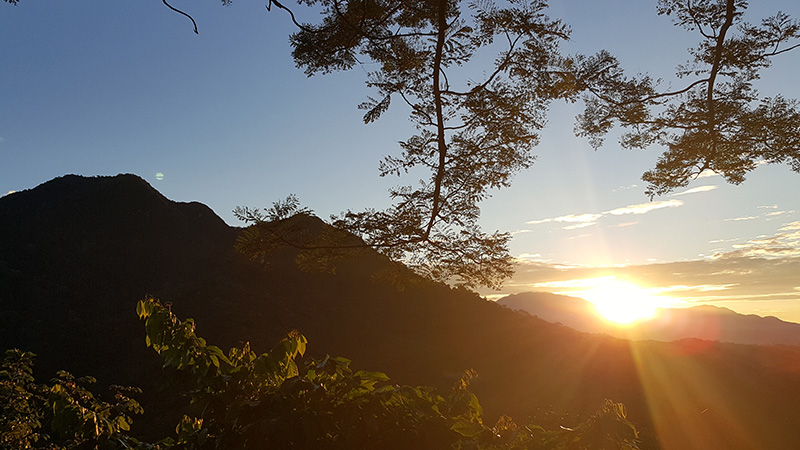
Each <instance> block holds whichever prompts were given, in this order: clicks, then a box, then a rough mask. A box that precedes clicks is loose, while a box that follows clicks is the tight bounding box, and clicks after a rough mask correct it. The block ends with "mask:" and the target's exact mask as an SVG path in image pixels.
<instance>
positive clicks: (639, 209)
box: [603, 200, 683, 216]
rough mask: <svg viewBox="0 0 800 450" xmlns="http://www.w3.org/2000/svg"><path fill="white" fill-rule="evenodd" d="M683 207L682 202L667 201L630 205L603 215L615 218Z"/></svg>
mask: <svg viewBox="0 0 800 450" xmlns="http://www.w3.org/2000/svg"><path fill="white" fill-rule="evenodd" d="M681 205H683V202H682V201H680V200H666V201H661V202H650V203H639V204H637V205H628V206H624V207H622V208H617V209H612V210H611V211H606V212H605V213H603V214H611V215H613V216H620V215H623V214H646V213H649V212H650V211H655V210H657V209H661V208H675V207H677V206H681Z"/></svg>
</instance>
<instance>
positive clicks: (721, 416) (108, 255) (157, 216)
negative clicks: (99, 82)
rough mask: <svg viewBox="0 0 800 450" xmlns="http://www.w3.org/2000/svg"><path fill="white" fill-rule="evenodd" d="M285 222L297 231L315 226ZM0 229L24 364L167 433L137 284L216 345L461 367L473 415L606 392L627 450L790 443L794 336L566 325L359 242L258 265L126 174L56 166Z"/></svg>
mask: <svg viewBox="0 0 800 450" xmlns="http://www.w3.org/2000/svg"><path fill="white" fill-rule="evenodd" d="M285 220H289V221H292V222H291V224H292V226H294V227H296V228H298V229H303V230H307V232H308V233H311V234H313V233H317V232H320V231H323V230H325V229H326V227H328V226H329V225H327V224H325V223H324V222H323V221H321V220H320V219H318V218H316V217H313V216H308V215H301V216H295V217H293V218H289V219H285ZM0 230H2V231H1V232H0V345H2V346H3V347H4V348H12V347H17V348H21V349H24V350H29V351H33V352H35V353H37V354H38V363H37V369H36V373H37V376H39V377H45V378H47V377H50V376H52V375H53V373H54V370H56V369H65V370H69V371H71V372H73V373H74V374H76V375H87V374H88V375H93V376H96V377H97V378H98V380H99V383H100V384H101V385H102V384H112V383H115V384H131V385H138V386H140V387H142V388H144V390H145V395H144V397H143V403H144V406H145V409H146V410H147V411H148V413H147V414H148V415H149V418H148V415H146V416H145V418H142V419H137V420H136V422H135V424H134V425H135V426H136V427H138V428H137V429H138V430H140V432H142V433H144V434H147V433H148V432H150V433H153V434H156V435H157V434H158V433H160V432H161V431H164V430H166V431H165V432H167V431H168V430H170V429H171V428H173V427H174V423H175V421H171V420H167V419H168V418H165V417H166V416H163V417H162V416H161V414H162V413H163V414H168V411H169V410H170V406H171V405H172V406H174V405H173V404H179V403H180V399H179V398H178V399H176V396H174V395H171V392H172V391H170V390H168V389H167V390H164V388H161V387H159V386H160V383H159V379H161V378H163V376H162V372H161V371H160V361H159V360H158V358H157V356H156V355H155V354H154V353H153V352H152V351H150V350H148V349H146V348H145V345H144V331H143V327H142V325H141V324H140V323H139V321H138V319H137V318H136V316H135V313H134V309H135V303H136V301H138V300H140V299H142V298H144V297H145V296H146V295H153V296H155V297H156V298H159V299H161V300H162V301H164V302H170V303H171V305H172V310H173V311H175V312H176V313H177V314H178V316H179V317H182V318H187V317H193V318H195V319H196V323H197V329H198V333H199V334H200V335H201V336H203V337H205V338H206V339H207V340H208V342H209V343H213V344H216V345H219V346H221V347H222V348H226V347H228V346H231V345H236V344H238V343H240V342H242V341H249V342H250V343H251V345H252V347H253V348H254V349H255V350H256V351H266V350H267V349H268V348H269V347H270V346H271V345H272V344H274V343H275V342H276V341H277V340H278V339H280V338H281V337H283V336H285V334H286V333H287V332H288V331H290V330H292V329H297V330H299V331H301V332H302V333H303V334H305V335H306V336H307V337H308V339H309V354H310V356H312V357H321V356H324V355H325V354H331V355H341V356H346V357H348V358H351V359H352V360H353V367H355V368H357V369H364V370H378V371H383V372H386V373H387V374H388V375H389V376H390V377H391V378H392V381H393V382H395V383H399V384H410V385H419V384H424V385H431V386H435V387H439V388H442V389H448V388H449V387H450V386H451V385H452V383H453V382H454V381H455V380H456V379H458V378H459V377H460V376H461V374H462V373H463V371H464V370H466V369H470V368H474V369H475V370H476V371H477V372H478V374H479V377H478V378H477V379H476V380H475V381H474V383H473V384H472V385H471V389H472V390H473V391H474V392H475V393H476V394H477V395H478V397H479V398H480V399H481V404H482V405H483V406H484V409H485V414H486V420H487V422H488V423H491V422H492V421H493V420H496V418H497V417H498V416H499V415H501V414H508V415H510V416H512V417H513V418H515V420H516V421H517V422H518V423H526V422H527V420H528V419H529V418H530V419H531V421H532V422H533V423H541V424H543V425H550V426H556V427H558V426H559V425H563V426H567V427H568V426H569V425H570V424H574V423H576V422H577V419H576V418H577V417H580V416H584V417H585V415H586V414H589V413H592V412H594V411H596V410H597V408H598V407H599V406H600V405H602V404H603V401H604V399H605V398H611V399H613V400H614V401H618V402H623V403H625V404H626V406H627V408H628V416H629V418H630V419H631V420H632V421H633V422H634V423H635V424H636V425H637V427H639V428H640V429H641V430H642V431H643V439H644V442H643V448H664V449H716V448H719V449H750V450H752V449H762V448H763V449H767V448H769V449H773V448H792V447H793V446H794V445H796V443H797V442H800V389H797V386H800V348H798V347H791V346H754V345H739V344H726V343H720V342H712V341H706V340H697V339H694V340H682V341H678V342H674V343H666V342H655V341H642V342H632V341H629V340H624V339H618V338H614V337H610V336H604V335H597V334H587V333H581V332H578V331H575V330H573V329H571V328H568V327H565V326H562V325H557V324H552V323H548V322H546V321H544V320H541V319H539V318H536V317H532V316H530V315H527V314H523V313H520V312H516V311H512V310H510V309H508V308H505V307H503V306H501V305H498V304H495V303H494V302H489V301H486V300H485V299H483V298H481V297H480V296H478V295H476V294H474V293H472V292H469V291H466V290H463V289H453V288H450V287H448V286H446V285H443V284H438V283H432V282H428V281H425V280H423V279H419V278H413V277H410V276H408V275H407V277H408V278H407V280H406V282H404V283H403V284H402V286H401V288H398V286H396V285H395V284H394V283H389V282H386V281H384V279H383V278H382V277H380V276H376V274H378V273H380V270H381V268H382V267H386V266H387V265H389V264H391V263H390V262H389V261H388V260H386V258H384V257H383V256H381V255H379V254H377V253H375V252H373V251H371V250H368V251H364V252H361V253H360V254H359V255H356V256H354V257H353V258H351V259H350V260H347V261H342V262H341V264H339V265H338V266H337V269H336V272H335V273H330V272H313V271H305V270H301V268H300V267H298V264H297V263H296V257H297V253H296V252H295V251H292V250H281V251H278V252H275V253H274V254H272V255H270V256H269V257H268V258H267V261H265V264H258V263H255V262H253V261H249V260H248V259H247V258H245V257H244V256H242V255H240V254H238V253H237V252H236V251H234V249H233V246H234V243H235V241H236V238H237V236H238V235H239V233H240V232H241V231H242V229H239V228H235V227H230V226H228V225H226V224H225V223H224V222H223V221H222V220H221V219H220V218H219V217H217V216H216V215H215V214H214V213H213V212H212V211H211V210H210V209H209V208H207V207H206V206H204V205H201V204H199V203H177V202H173V201H170V200H168V199H166V198H165V197H164V196H162V195H161V194H160V193H158V192H157V191H156V190H155V189H153V188H152V187H151V186H150V185H148V184H147V183H146V182H145V181H143V180H142V179H141V178H139V177H137V176H135V175H118V176H114V177H93V178H91V177H90V178H87V177H79V176H74V175H69V176H64V177H61V178H57V179H55V180H52V181H49V182H47V183H44V184H42V185H41V186H39V187H36V188H34V189H30V190H26V191H21V192H17V193H14V194H10V195H7V196H5V197H2V198H0ZM567 412H569V414H566V413H567ZM153 414H155V417H153ZM135 430H136V429H135Z"/></svg>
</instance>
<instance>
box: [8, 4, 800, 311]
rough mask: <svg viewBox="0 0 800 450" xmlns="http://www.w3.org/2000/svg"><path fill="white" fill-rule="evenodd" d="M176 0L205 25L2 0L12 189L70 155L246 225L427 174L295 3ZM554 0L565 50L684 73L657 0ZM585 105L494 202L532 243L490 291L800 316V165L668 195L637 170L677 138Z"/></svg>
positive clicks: (329, 208)
mask: <svg viewBox="0 0 800 450" xmlns="http://www.w3.org/2000/svg"><path fill="white" fill-rule="evenodd" d="M172 3H173V5H174V6H176V7H178V8H181V9H184V10H186V11H187V12H189V13H191V14H192V16H193V17H194V18H195V20H196V21H197V24H198V28H199V32H200V33H199V35H195V34H194V33H193V31H192V25H191V22H190V21H189V20H188V19H187V18H186V17H184V16H181V15H179V14H176V13H173V12H172V11H170V10H169V9H167V8H166V7H165V6H164V5H163V4H162V3H161V2H160V1H157V0H151V1H149V2H140V1H136V2H134V1H126V2H109V1H105V0H102V1H101V0H72V1H70V0H21V1H20V3H19V4H18V5H17V6H11V5H10V4H7V3H0V43H2V45H0V195H4V194H6V193H7V192H11V191H20V190H24V189H29V188H32V187H35V186H36V185H38V184H40V183H43V182H45V181H47V180H49V179H52V178H54V177H57V176H61V175H64V174H68V173H75V174H82V175H115V174H117V173H135V174H137V175H140V176H142V177H143V178H145V179H146V180H147V181H148V182H150V183H151V184H152V185H153V186H154V187H155V188H156V189H158V190H159V191H161V192H162V193H163V194H164V195H165V196H167V197H168V198H170V199H173V200H177V201H199V202H202V203H205V204H207V205H209V206H210V207H211V208H212V209H214V211H216V212H217V214H219V215H220V216H221V217H222V218H223V219H224V220H225V221H227V222H228V223H229V224H232V225H240V223H238V222H237V221H236V219H235V218H234V217H233V215H232V214H231V211H232V210H233V208H234V207H236V206H237V205H247V206H268V205H269V204H270V203H271V202H272V201H274V200H277V199H280V198H284V197H285V196H286V195H288V194H290V193H295V194H296V195H297V196H298V197H299V198H300V199H301V201H302V202H303V203H304V204H305V205H307V206H308V207H310V208H311V209H313V210H314V211H315V212H316V213H317V214H318V215H320V216H321V217H323V218H325V217H327V216H328V215H330V214H334V213H338V212H340V211H342V210H345V209H348V208H351V209H359V208H363V207H378V208H380V207H383V206H386V205H387V204H388V198H387V195H386V189H387V188H388V187H389V186H391V185H393V184H399V183H401V182H402V183H413V181H414V180H396V179H381V178H379V177H378V175H377V167H378V162H379V160H380V159H381V158H382V157H383V156H385V155H387V154H393V153H397V151H398V146H397V144H396V143H397V141H399V140H402V139H405V138H406V137H407V136H408V135H409V133H410V130H411V125H410V123H409V122H408V119H407V111H405V110H403V109H402V108H395V109H392V110H390V112H389V113H387V114H386V116H385V117H383V118H381V119H380V120H379V121H378V122H377V123H373V124H370V125H364V124H363V123H362V122H361V115H362V111H359V110H358V109H357V108H356V106H357V105H358V104H359V103H361V102H362V101H363V100H365V99H366V96H367V95H369V94H370V91H369V90H368V89H367V88H366V87H365V85H364V78H365V73H366V71H368V70H371V68H370V67H369V66H368V65H367V66H365V67H357V68H356V69H354V70H352V71H350V72H348V73H338V74H333V75H326V76H316V77H313V78H307V77H306V76H305V75H304V74H303V73H302V71H300V70H298V69H296V68H295V67H294V63H293V62H292V60H291V56H290V48H289V45H288V35H289V33H290V32H291V31H292V30H293V28H292V26H291V25H290V22H289V20H288V17H287V16H286V15H285V14H284V13H283V12H281V11H276V10H273V11H272V12H268V11H267V10H266V8H265V4H264V3H263V2H247V1H242V0H238V1H234V3H233V4H232V5H231V6H228V7H223V6H222V5H221V2H219V1H215V0H206V1H204V2H188V1H185V0H184V1H178V0H175V1H174V2H172ZM552 3H553V4H554V6H553V7H552V8H551V15H552V16H553V17H559V18H562V19H564V20H565V21H566V22H567V23H569V24H571V25H572V28H573V35H572V42H571V43H570V44H569V45H568V46H567V47H566V49H565V51H567V52H578V51H579V52H583V53H594V52H596V51H598V50H601V49H607V50H609V51H611V52H612V53H613V54H615V55H616V56H618V57H619V58H620V60H621V61H622V63H623V65H624V66H625V67H626V68H627V69H628V70H629V71H631V72H634V73H635V72H649V73H651V74H652V75H654V76H656V77H663V78H665V79H667V80H669V79H670V78H671V76H672V74H673V72H674V67H675V66H676V65H677V64H681V63H683V62H685V61H686V60H687V59H688V55H687V54H686V49H687V47H689V46H692V45H694V42H695V36H693V35H691V34H690V33H687V32H685V31H683V30H681V29H678V28H676V27H674V26H672V24H671V21H670V19H669V18H665V17H659V16H657V15H656V13H655V3H656V2H655V1H644V0H627V1H623V0H608V1H606V0H602V1H598V0H571V1H569V2H566V1H557V0H553V1H552ZM752 3H754V4H756V3H757V5H755V6H752V7H751V9H750V10H748V17H749V18H750V20H751V21H758V20H760V18H761V17H763V16H766V15H771V14H773V13H775V12H776V11H778V10H782V11H784V12H786V13H788V14H790V15H791V16H792V17H796V18H797V17H800V2H797V1H796V0H771V1H770V2H752ZM766 3H768V4H769V5H768V6H767V5H765V4H766ZM298 8H299V7H298ZM310 19H313V17H310ZM798 73H800V51H795V52H792V53H788V54H785V55H782V57H779V58H777V59H776V60H775V64H774V65H773V67H772V68H771V69H769V70H767V71H766V72H765V74H764V77H763V79H762V82H761V83H760V84H759V85H758V86H757V87H758V89H759V90H760V91H761V92H762V93H763V94H764V95H769V96H771V95H775V94H777V93H781V94H783V95H784V96H785V97H789V98H800V84H799V83H798V82H797V81H796V80H797V74H798ZM475 77H476V78H479V77H480V74H476V75H475ZM674 86H675V87H678V86H679V85H678V84H674ZM578 112H579V105H563V104H556V105H554V107H553V109H552V111H551V114H550V119H549V126H548V128H547V129H546V130H545V131H544V133H543V135H542V140H541V144H540V145H539V147H538V148H537V149H536V151H535V153H536V154H537V155H538V159H537V162H536V163H535V164H534V166H533V167H532V168H531V169H529V170H527V171H525V172H523V173H521V174H519V175H518V176H517V177H516V178H515V181H514V186H513V187H512V188H510V189H508V190H504V191H499V192H495V195H494V197H493V198H491V199H490V200H488V201H486V202H485V203H484V205H483V214H484V217H483V220H482V223H483V225H484V227H485V228H486V229H487V230H494V229H499V230H502V231H511V232H513V233H514V239H513V241H512V244H511V250H512V253H513V254H514V255H515V256H517V257H519V258H520V260H521V263H520V264H521V265H520V270H519V271H518V273H517V275H516V276H515V277H514V278H513V279H512V280H510V281H509V283H508V284H507V286H506V288H505V289H504V290H503V291H502V292H499V293H498V292H483V293H484V294H487V295H500V294H502V293H512V292H522V291H530V290H540V291H541V290H546V291H551V292H560V293H575V292H578V291H580V290H581V289H585V288H586V286H588V285H591V284H592V283H593V282H592V281H585V280H586V279H590V280H591V279H608V278H610V277H616V278H617V279H619V280H626V281H631V282H634V283H636V284H638V285H640V286H642V287H643V288H647V289H648V292H649V293H651V294H654V295H659V296H661V297H662V298H665V299H668V300H669V301H668V302H666V303H669V304H673V303H674V304H677V305H679V306H683V305H690V304H697V303H712V304H715V305H718V306H725V307H728V308H731V309H734V310H736V311H739V312H742V313H755V314H759V315H776V316H778V317H780V318H783V319H785V320H790V321H796V322H800V174H797V173H794V172H791V171H790V169H789V168H788V167H786V166H763V167H760V168H758V169H757V170H756V171H755V172H753V173H751V175H750V176H748V179H747V181H746V182H745V183H744V184H742V185H740V186H731V185H728V184H726V183H725V182H724V180H722V179H721V178H719V177H716V176H710V177H704V178H700V179H698V180H695V181H694V182H693V183H692V184H691V185H690V186H689V187H688V188H687V189H684V190H681V191H679V192H676V193H674V194H673V195H669V196H665V197H661V198H656V199H654V201H652V202H651V201H650V200H649V198H647V197H646V196H645V195H644V184H643V183H642V182H641V181H640V180H639V178H640V176H641V174H642V173H643V172H644V171H645V170H647V169H650V168H651V167H652V166H653V165H654V163H655V160H656V158H657V157H658V155H659V153H660V150H659V149H658V148H656V147H654V148H651V149H648V150H645V151H628V150H622V149H620V148H619V146H618V145H617V143H616V140H615V138H614V136H613V135H612V136H610V137H609V139H608V140H607V142H606V145H605V146H604V147H603V148H601V149H600V150H599V151H594V150H593V149H591V148H590V147H589V146H588V144H587V143H586V142H585V141H584V140H581V139H578V138H575V137H574V136H573V135H572V127H573V118H574V116H575V114H577V113H578ZM157 174H162V176H158V177H157ZM582 280H583V281H582Z"/></svg>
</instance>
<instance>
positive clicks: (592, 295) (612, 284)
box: [574, 277, 663, 325]
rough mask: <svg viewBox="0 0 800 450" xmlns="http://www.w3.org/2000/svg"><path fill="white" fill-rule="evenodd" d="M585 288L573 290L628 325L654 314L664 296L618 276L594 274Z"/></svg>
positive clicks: (612, 319)
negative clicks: (594, 276) (617, 277)
mask: <svg viewBox="0 0 800 450" xmlns="http://www.w3.org/2000/svg"><path fill="white" fill-rule="evenodd" d="M586 281H590V283H587V288H588V289H586V290H583V291H581V292H575V293H574V294H575V295H577V296H579V297H582V298H584V299H585V300H588V301H590V302H592V303H594V305H595V307H596V308H597V311H598V313H599V314H600V315H601V316H602V317H603V318H604V319H606V320H607V321H609V322H613V323H615V324H617V325H629V324H633V323H634V322H638V321H640V320H645V319H649V318H652V317H653V316H655V314H656V311H657V310H658V308H659V306H662V303H663V299H662V298H660V297H657V296H655V295H652V294H650V293H649V292H648V290H647V289H646V288H643V287H640V286H637V285H636V284H633V283H630V282H627V281H621V280H618V279H616V278H615V277H602V278H594V279H591V280H586Z"/></svg>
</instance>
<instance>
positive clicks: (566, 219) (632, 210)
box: [525, 200, 683, 230]
mask: <svg viewBox="0 0 800 450" xmlns="http://www.w3.org/2000/svg"><path fill="white" fill-rule="evenodd" d="M681 205H683V202H682V201H680V200H666V201H660V202H650V203H638V204H635V205H628V206H623V207H621V208H615V209H612V210H609V211H603V212H600V213H583V214H567V215H564V216H558V217H551V218H547V219H539V220H531V221H528V222H525V223H526V224H528V225H538V224H541V223H552V222H557V223H565V224H568V225H566V226H564V227H562V228H563V229H565V230H576V229H579V228H585V227H588V226H591V225H594V224H596V223H597V221H598V220H599V219H600V218H602V217H604V216H608V215H612V216H621V215H625V214H646V213H648V212H650V211H655V210H657V209H662V208H674V207H677V206H681ZM636 223H637V222H628V223H626V224H621V225H619V226H630V225H634V224H636Z"/></svg>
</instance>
